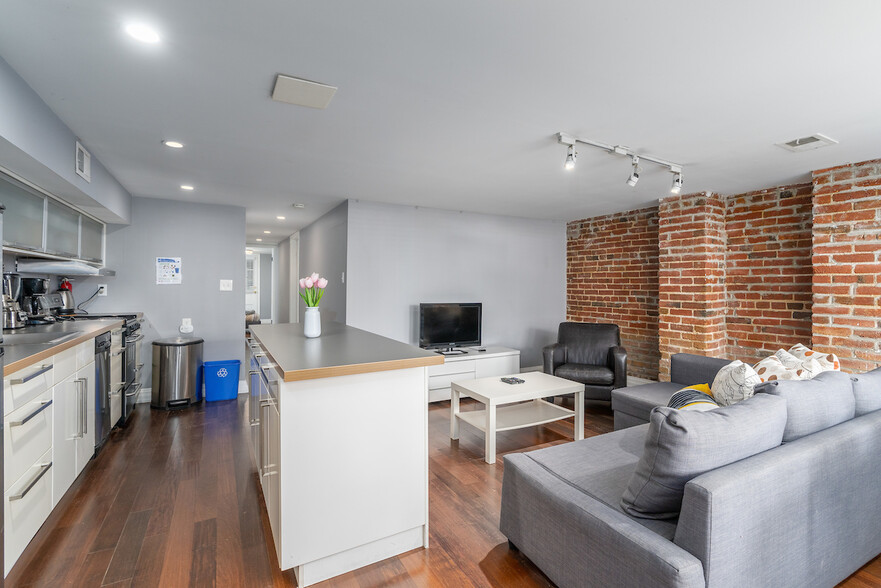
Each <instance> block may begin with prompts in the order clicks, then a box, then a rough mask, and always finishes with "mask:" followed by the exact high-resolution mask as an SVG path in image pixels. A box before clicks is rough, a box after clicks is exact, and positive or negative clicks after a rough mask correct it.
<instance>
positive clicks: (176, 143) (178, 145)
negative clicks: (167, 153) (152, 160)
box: [162, 141, 184, 149]
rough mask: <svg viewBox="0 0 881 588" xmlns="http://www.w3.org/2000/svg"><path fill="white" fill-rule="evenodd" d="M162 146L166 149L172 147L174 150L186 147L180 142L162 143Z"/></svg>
mask: <svg viewBox="0 0 881 588" xmlns="http://www.w3.org/2000/svg"><path fill="white" fill-rule="evenodd" d="M162 144H163V145H165V146H166V147H171V148H172V149H180V148H181V147H183V146H184V144H183V143H181V142H180V141H162Z"/></svg>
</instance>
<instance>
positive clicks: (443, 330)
mask: <svg viewBox="0 0 881 588" xmlns="http://www.w3.org/2000/svg"><path fill="white" fill-rule="evenodd" d="M482 310H483V305H482V304H481V303H480V302H467V303H447V304H437V303H431V304H427V303H422V304H420V305H419V346H420V347H422V348H424V349H440V348H446V349H451V348H453V347H468V346H475V345H480V323H481V313H482Z"/></svg>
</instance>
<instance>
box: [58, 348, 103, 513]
mask: <svg viewBox="0 0 881 588" xmlns="http://www.w3.org/2000/svg"><path fill="white" fill-rule="evenodd" d="M94 365H95V364H94V362H93V363H91V364H89V365H87V366H85V367H83V368H81V369H80V370H78V371H77V372H75V373H73V374H71V375H70V376H68V377H67V378H66V379H65V380H64V381H63V382H61V383H58V384H55V386H54V387H53V388H52V398H53V400H54V403H53V409H54V423H53V427H52V430H53V435H52V462H53V464H54V466H53V468H54V471H53V474H52V506H53V508H54V507H55V505H56V504H58V501H59V500H61V497H62V496H64V493H65V492H67V490H68V488H70V486H71V484H73V481H74V480H75V479H76V477H77V476H78V475H79V473H80V472H81V471H83V468H85V467H86V464H87V463H88V461H89V459H91V457H92V454H93V452H94V450H95V431H94V423H95V402H94V399H95V370H94Z"/></svg>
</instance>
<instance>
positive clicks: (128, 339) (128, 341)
mask: <svg viewBox="0 0 881 588" xmlns="http://www.w3.org/2000/svg"><path fill="white" fill-rule="evenodd" d="M143 338H144V335H143V333H138V334H137V335H135V336H134V337H126V339H125V344H126V345H129V344H131V343H137V342H138V341H141V340H142V339H143Z"/></svg>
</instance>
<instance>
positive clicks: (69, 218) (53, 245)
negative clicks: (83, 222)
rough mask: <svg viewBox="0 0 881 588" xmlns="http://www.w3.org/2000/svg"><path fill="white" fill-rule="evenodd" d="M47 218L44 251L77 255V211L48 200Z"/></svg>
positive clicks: (78, 221) (78, 223) (69, 255)
mask: <svg viewBox="0 0 881 588" xmlns="http://www.w3.org/2000/svg"><path fill="white" fill-rule="evenodd" d="M48 219H49V222H48V230H47V231H46V252H47V253H54V254H56V255H65V256H68V257H77V256H78V255H79V243H80V215H79V213H78V212H76V211H74V210H71V209H70V208H68V207H66V206H64V205H62V204H59V203H57V202H55V201H54V200H50V201H49V214H48Z"/></svg>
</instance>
